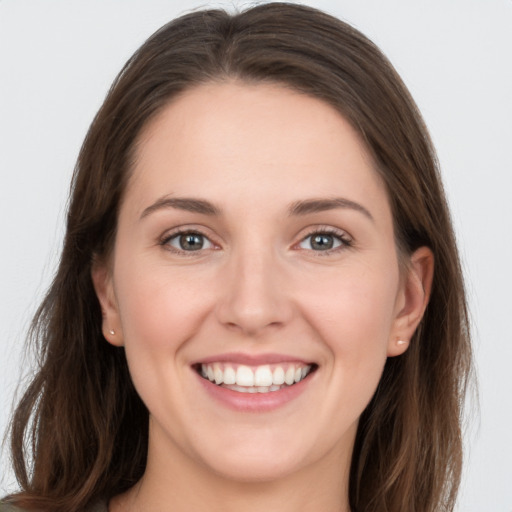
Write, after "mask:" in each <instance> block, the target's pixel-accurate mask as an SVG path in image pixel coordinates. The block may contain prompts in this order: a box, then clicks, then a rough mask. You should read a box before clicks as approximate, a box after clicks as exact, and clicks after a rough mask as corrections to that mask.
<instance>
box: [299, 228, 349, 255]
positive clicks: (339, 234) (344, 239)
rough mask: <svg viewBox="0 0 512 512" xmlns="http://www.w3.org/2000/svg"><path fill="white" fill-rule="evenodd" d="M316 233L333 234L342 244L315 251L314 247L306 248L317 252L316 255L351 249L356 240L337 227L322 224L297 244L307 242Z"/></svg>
mask: <svg viewBox="0 0 512 512" xmlns="http://www.w3.org/2000/svg"><path fill="white" fill-rule="evenodd" d="M315 235H327V236H332V237H333V238H336V239H337V240H338V241H339V242H340V245H339V246H338V247H333V248H331V249H325V250H323V251H315V250H312V249H305V250H308V251H310V252H312V253H314V254H315V256H329V255H331V254H333V253H336V252H339V251H343V250H345V249H349V248H350V247H352V246H353V243H354V241H353V240H352V238H351V237H350V236H349V235H348V234H347V233H346V232H345V231H342V230H339V229H336V228H332V227H330V226H320V227H315V228H314V229H312V230H311V231H310V232H309V233H308V234H307V235H306V236H305V237H303V238H302V239H301V240H300V242H299V243H298V244H296V246H297V245H300V244H302V243H303V242H305V241H306V240H307V239H308V238H311V237H313V236H315Z"/></svg>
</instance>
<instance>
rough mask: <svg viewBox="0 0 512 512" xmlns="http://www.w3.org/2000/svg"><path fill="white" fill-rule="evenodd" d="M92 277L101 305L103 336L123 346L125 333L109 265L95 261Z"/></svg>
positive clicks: (116, 344) (114, 343)
mask: <svg viewBox="0 0 512 512" xmlns="http://www.w3.org/2000/svg"><path fill="white" fill-rule="evenodd" d="M91 278H92V282H93V286H94V290H95V291H96V296H97V297H98V301H99V303H100V307H101V316H102V326H101V328H102V332H103V336H104V337H105V339H106V340H107V341H108V342H109V343H111V344H112V345H115V346H117V347H121V346H122V345H123V335H122V330H121V322H120V318H119V312H118V308H117V301H116V297H115V294H114V287H113V284H112V275H111V272H110V270H109V269H108V267H107V265H105V264H103V263H101V264H100V263H98V262H94V263H93V266H92V269H91Z"/></svg>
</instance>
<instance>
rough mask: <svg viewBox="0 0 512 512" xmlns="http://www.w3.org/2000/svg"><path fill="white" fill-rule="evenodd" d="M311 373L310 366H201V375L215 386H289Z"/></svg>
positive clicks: (297, 364)
mask: <svg viewBox="0 0 512 512" xmlns="http://www.w3.org/2000/svg"><path fill="white" fill-rule="evenodd" d="M310 371H311V365H305V364H299V363H293V364H292V363H287V364H286V365H272V366H271V365H268V364H266V365H262V366H255V367H251V366H246V365H230V364H226V363H210V364H202V365H201V374H202V376H203V377H204V378H207V379H209V380H210V381H212V382H215V384H219V385H220V384H228V385H233V384H236V385H237V386H246V387H250V386H257V387H265V386H272V385H274V386H280V385H282V384H288V385H289V386H291V385H292V384H295V383H296V382H299V381H301V380H302V379H303V378H304V377H305V376H306V375H307V374H308V373H309V372H310Z"/></svg>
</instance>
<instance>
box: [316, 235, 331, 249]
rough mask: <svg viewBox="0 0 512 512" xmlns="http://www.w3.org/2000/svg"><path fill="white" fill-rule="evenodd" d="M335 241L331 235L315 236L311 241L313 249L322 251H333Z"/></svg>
mask: <svg viewBox="0 0 512 512" xmlns="http://www.w3.org/2000/svg"><path fill="white" fill-rule="evenodd" d="M333 245H334V241H333V238H332V236H330V235H315V236H314V237H313V239H312V240H311V247H313V249H318V250H320V251H325V250H328V249H332V246H333Z"/></svg>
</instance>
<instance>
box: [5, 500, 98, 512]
mask: <svg viewBox="0 0 512 512" xmlns="http://www.w3.org/2000/svg"><path fill="white" fill-rule="evenodd" d="M0 512H27V511H26V510H25V509H23V508H19V507H15V506H14V505H9V504H8V503H0ZM88 512H108V507H107V504H106V503H104V502H100V503H96V505H94V506H92V507H91V508H90V509H88Z"/></svg>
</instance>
